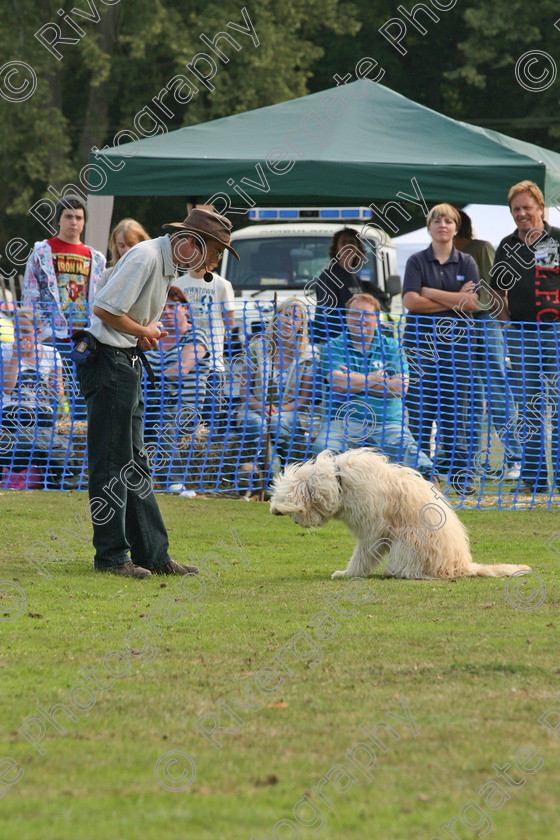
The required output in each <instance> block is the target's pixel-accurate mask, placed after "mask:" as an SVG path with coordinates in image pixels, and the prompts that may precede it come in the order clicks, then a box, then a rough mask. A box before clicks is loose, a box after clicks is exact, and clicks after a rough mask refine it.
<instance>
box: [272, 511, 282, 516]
mask: <svg viewBox="0 0 560 840" xmlns="http://www.w3.org/2000/svg"><path fill="white" fill-rule="evenodd" d="M272 513H273V514H274V516H284V514H283V513H280V511H279V510H273V511H272Z"/></svg>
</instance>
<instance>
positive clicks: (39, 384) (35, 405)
mask: <svg viewBox="0 0 560 840" xmlns="http://www.w3.org/2000/svg"><path fill="white" fill-rule="evenodd" d="M13 348H14V345H13V344H12V343H11V342H10V343H8V342H2V345H1V346H0V350H1V354H2V368H3V369H4V368H5V366H6V365H7V364H8V362H9V361H10V359H11V356H12V351H13ZM37 348H38V351H39V353H40V354H41V358H40V360H39V364H38V365H37V362H36V360H31V359H20V360H19V364H18V378H17V380H16V383H15V386H14V389H13V391H11V393H9V394H5V393H3V394H2V395H1V403H2V408H3V409H7V408H15V407H17V406H25V407H26V408H29V409H32V410H35V409H38V410H40V411H41V412H44V413H45V414H52V413H53V408H54V404H55V402H56V386H54V387H53V385H54V383H53V381H52V378H53V377H59V376H62V374H63V367H62V359H61V357H60V354H59V352H58V350H55V348H54V347H51V345H49V344H38V345H37Z"/></svg>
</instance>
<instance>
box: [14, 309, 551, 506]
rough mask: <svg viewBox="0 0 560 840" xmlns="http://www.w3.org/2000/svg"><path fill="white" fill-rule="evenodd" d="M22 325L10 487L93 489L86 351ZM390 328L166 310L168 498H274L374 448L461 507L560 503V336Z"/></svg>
mask: <svg viewBox="0 0 560 840" xmlns="http://www.w3.org/2000/svg"><path fill="white" fill-rule="evenodd" d="M4 314H6V313H4ZM70 314H71V313H70ZM10 318H11V320H10V319H9V318H6V317H3V319H2V324H1V325H0V330H1V332H0V335H1V338H2V341H1V353H0V385H1V393H0V410H1V426H0V468H1V470H2V475H1V485H0V486H1V488H2V489H11V488H14V489H16V488H21V489H39V488H43V489H62V490H64V489H69V488H75V489H87V440H86V430H87V422H86V420H87V414H86V406H85V402H84V400H83V398H82V397H81V395H80V392H79V388H78V385H77V383H76V379H75V371H74V368H73V363H72V362H71V360H70V358H69V353H70V344H69V342H67V341H64V340H61V339H54V340H53V339H52V338H49V334H51V335H52V333H53V332H54V329H53V326H54V324H53V322H52V319H51V325H50V329H49V325H48V323H47V324H45V323H44V322H43V323H42V332H41V333H40V334H39V333H38V330H37V326H36V324H34V322H33V319H32V318H28V317H26V316H25V313H21V312H20V313H19V314H18V313H17V312H16V313H12V314H11V316H10ZM43 318H44V315H43ZM383 318H385V320H381V321H378V319H377V317H372V316H371V314H370V313H369V312H368V311H361V312H356V311H351V312H339V311H337V312H333V311H330V312H328V311H323V310H320V309H316V310H314V309H312V308H310V307H309V306H308V305H307V304H304V303H301V304H300V305H299V306H298V307H295V308H294V306H293V305H287V304H285V303H282V302H281V303H280V304H279V311H278V313H277V314H276V315H275V314H274V311H273V309H272V306H271V304H270V303H269V302H267V303H266V304H263V305H261V304H255V303H245V302H243V303H242V302H241V301H238V302H236V305H235V308H234V310H233V312H231V313H229V314H228V313H227V312H226V310H225V309H224V308H223V305H222V304H212V305H206V307H205V308H203V311H201V307H200V306H198V307H197V306H193V307H192V308H191V306H190V305H188V304H187V305H184V306H181V305H179V306H177V305H172V306H169V305H168V306H166V309H165V310H164V313H163V315H162V319H163V320H164V328H165V329H166V330H167V331H168V332H169V335H168V336H167V337H166V338H165V339H164V340H163V341H162V342H161V344H160V347H159V348H158V349H157V350H154V351H151V352H150V353H148V354H147V356H148V359H149V361H150V364H151V366H152V368H153V370H154V372H155V374H156V384H155V385H151V384H150V383H149V381H148V379H147V377H144V400H145V445H146V448H147V450H148V452H149V456H150V462H151V465H152V468H153V479H154V486H155V488H156V490H161V491H177V490H187V491H189V490H192V491H195V492H210V491H213V492H226V491H236V492H238V493H245V492H247V491H249V492H255V493H258V492H260V491H262V490H264V489H265V488H267V487H269V486H270V484H271V481H272V479H273V477H274V475H275V474H276V473H277V472H278V471H280V470H282V469H283V468H284V466H285V465H286V464H288V463H292V462H297V461H301V460H305V459H307V458H311V457H314V456H315V455H316V454H317V453H318V452H320V451H322V449H325V448H329V449H331V450H332V451H333V452H341V451H344V450H346V449H348V448H355V447H360V446H370V447H373V448H375V449H377V450H379V451H381V452H383V453H385V454H386V455H387V456H388V457H389V458H390V459H391V460H392V461H394V462H395V463H399V464H403V465H405V466H410V467H413V468H414V469H417V470H418V471H419V472H421V473H422V474H423V475H424V476H425V477H426V478H428V479H432V480H433V479H434V477H436V476H437V477H438V479H439V481H440V483H441V485H442V487H443V489H444V490H445V492H446V493H447V494H448V496H449V498H450V499H451V501H452V503H453V505H454V506H456V507H461V506H469V507H480V506H484V507H488V506H493V507H501V508H519V507H527V506H532V505H534V504H536V503H545V504H547V505H548V506H550V505H552V504H555V503H558V502H560V494H559V492H558V491H559V488H560V465H559V452H558V432H559V429H558V423H559V420H558V398H559V397H558V377H559V370H560V358H559V343H558V338H559V334H558V330H557V328H556V327H555V326H554V325H552V324H534V323H523V324H522V323H515V324H511V323H510V324H508V325H507V328H506V329H505V330H504V326H503V325H502V324H501V323H500V322H498V321H495V320H493V319H491V318H485V317H483V318H479V319H474V320H473V319H471V320H467V319H462V318H457V319H449V318H439V319H437V318H433V317H428V316H418V317H411V316H407V318H406V319H405V318H404V317H402V318H400V317H393V318H391V317H388V318H387V316H383ZM230 322H231V323H230ZM405 322H406V323H405ZM81 326H82V323H80V327H81ZM331 330H332V333H333V334H332V335H331Z"/></svg>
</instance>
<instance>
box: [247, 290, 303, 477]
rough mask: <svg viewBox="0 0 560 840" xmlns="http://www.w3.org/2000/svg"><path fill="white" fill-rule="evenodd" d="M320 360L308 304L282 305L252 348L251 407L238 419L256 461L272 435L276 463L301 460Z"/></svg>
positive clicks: (290, 301) (289, 301) (249, 372)
mask: <svg viewBox="0 0 560 840" xmlns="http://www.w3.org/2000/svg"><path fill="white" fill-rule="evenodd" d="M316 361H317V357H316V352H315V348H314V347H313V345H312V344H311V343H310V341H309V333H308V318H307V312H306V309H305V306H304V305H303V304H302V303H301V301H299V300H297V299H296V298H288V299H287V300H284V301H282V302H281V303H280V305H279V306H278V310H277V313H276V316H275V317H274V318H273V319H272V320H271V321H270V323H269V324H268V325H267V327H266V329H265V331H264V333H262V334H260V335H258V336H255V337H254V338H253V339H252V340H251V341H250V343H249V347H248V363H247V368H246V374H245V377H246V381H245V393H244V397H245V407H244V409H243V410H242V411H240V412H239V413H238V416H237V421H238V423H239V425H240V426H242V427H243V429H244V432H245V439H246V440H247V441H248V444H249V446H250V447H252V448H253V451H254V452H255V457H256V458H258V456H259V453H262V449H263V447H264V445H265V441H266V438H267V436H268V437H269V439H270V444H271V451H270V461H271V462H272V461H273V459H274V457H275V456H276V455H278V457H279V458H280V460H281V461H284V460H286V459H288V458H290V457H292V458H297V454H296V450H297V448H298V447H297V444H298V443H299V442H301V437H302V434H303V430H302V428H301V421H302V409H306V408H307V407H308V406H309V404H310V403H311V400H312V397H313V382H314V368H315V364H316ZM245 452H247V448H246V449H245ZM261 460H262V458H261Z"/></svg>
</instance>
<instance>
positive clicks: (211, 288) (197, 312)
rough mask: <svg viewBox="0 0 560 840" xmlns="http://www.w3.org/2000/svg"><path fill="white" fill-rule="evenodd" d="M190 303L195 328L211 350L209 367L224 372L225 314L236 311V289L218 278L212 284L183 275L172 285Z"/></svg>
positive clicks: (226, 281)
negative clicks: (201, 334) (234, 303)
mask: <svg viewBox="0 0 560 840" xmlns="http://www.w3.org/2000/svg"><path fill="white" fill-rule="evenodd" d="M173 285H174V286H178V287H179V288H180V289H181V291H182V292H183V294H184V295H185V297H186V299H187V300H188V302H189V309H190V313H191V318H192V321H193V326H194V327H195V328H196V331H197V332H199V331H200V332H204V333H205V335H206V338H207V340H208V347H209V348H210V354H211V357H210V366H211V367H212V368H214V369H215V370H223V369H224V367H225V366H224V340H225V334H226V329H225V313H226V312H231V311H232V310H233V286H232V285H231V283H230V282H229V280H226V279H225V278H224V277H220V275H219V274H212V282H211V283H207V282H206V281H205V280H204V278H203V277H200V278H196V277H192V276H191V274H190V273H188V274H182V275H181V276H180V277H178V278H177V280H175V281H174V283H173Z"/></svg>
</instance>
